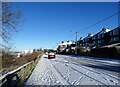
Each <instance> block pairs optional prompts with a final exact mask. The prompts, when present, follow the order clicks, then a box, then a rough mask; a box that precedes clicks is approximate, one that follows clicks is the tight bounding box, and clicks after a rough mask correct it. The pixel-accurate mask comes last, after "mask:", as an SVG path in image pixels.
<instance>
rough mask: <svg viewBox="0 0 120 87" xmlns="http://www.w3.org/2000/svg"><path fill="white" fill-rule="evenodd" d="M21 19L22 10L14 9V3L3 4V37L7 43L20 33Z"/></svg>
mask: <svg viewBox="0 0 120 87" xmlns="http://www.w3.org/2000/svg"><path fill="white" fill-rule="evenodd" d="M21 17H22V14H21V10H20V9H18V8H16V7H14V3H8V2H3V3H2V20H0V21H2V27H1V37H2V39H3V41H5V42H6V43H8V42H9V41H10V40H11V38H12V35H13V34H14V33H16V32H18V31H19V25H20V24H21V23H20V22H21Z"/></svg>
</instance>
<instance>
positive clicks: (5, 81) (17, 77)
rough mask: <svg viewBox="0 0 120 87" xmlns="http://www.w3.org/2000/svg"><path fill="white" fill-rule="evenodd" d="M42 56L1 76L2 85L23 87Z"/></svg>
mask: <svg viewBox="0 0 120 87" xmlns="http://www.w3.org/2000/svg"><path fill="white" fill-rule="evenodd" d="M40 57H41V56H38V57H37V58H35V60H34V61H32V62H29V63H27V64H25V65H23V66H21V67H19V68H17V69H15V70H13V71H11V72H8V73H7V74H5V75H3V76H1V77H0V87H22V86H23V85H24V83H25V81H26V79H27V78H28V77H29V76H30V74H31V72H32V71H33V69H34V68H35V66H36V65H37V63H38V61H39V59H40Z"/></svg>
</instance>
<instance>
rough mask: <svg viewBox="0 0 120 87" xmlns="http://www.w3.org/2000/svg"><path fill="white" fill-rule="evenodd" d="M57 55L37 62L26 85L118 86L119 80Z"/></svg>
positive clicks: (44, 57)
mask: <svg viewBox="0 0 120 87" xmlns="http://www.w3.org/2000/svg"><path fill="white" fill-rule="evenodd" d="M62 57H63V56H60V55H57V56H56V58H55V59H47V57H46V55H43V57H42V58H41V59H40V61H39V62H38V64H37V66H36V68H35V69H34V71H33V73H32V74H31V76H30V77H29V78H28V80H27V81H26V84H25V86H27V85H117V86H118V85H119V86H120V78H118V77H115V76H111V75H108V74H105V73H101V72H99V71H96V70H94V69H93V68H89V67H86V66H83V65H81V64H77V63H73V62H69V61H67V60H65V59H64V58H62Z"/></svg>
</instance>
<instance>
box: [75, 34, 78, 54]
mask: <svg viewBox="0 0 120 87" xmlns="http://www.w3.org/2000/svg"><path fill="white" fill-rule="evenodd" d="M75 34H76V48H75V55H77V34H78V32H75Z"/></svg>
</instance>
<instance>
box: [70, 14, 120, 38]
mask: <svg viewBox="0 0 120 87" xmlns="http://www.w3.org/2000/svg"><path fill="white" fill-rule="evenodd" d="M119 13H120V12H117V13H115V14H113V15H111V16H109V17H107V18H104V19H103V20H100V21H98V22H96V23H95V24H92V25H90V26H88V27H86V28H83V29H81V30H80V31H77V33H81V31H85V30H87V29H89V28H91V27H93V26H95V25H97V24H99V23H101V22H103V21H106V20H108V19H110V18H112V17H113V16H115V15H117V14H119ZM75 34H76V33H75V32H74V33H73V34H72V35H71V36H70V37H69V38H71V37H73V36H74V35H75ZM69 38H68V39H69Z"/></svg>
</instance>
